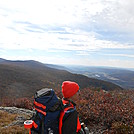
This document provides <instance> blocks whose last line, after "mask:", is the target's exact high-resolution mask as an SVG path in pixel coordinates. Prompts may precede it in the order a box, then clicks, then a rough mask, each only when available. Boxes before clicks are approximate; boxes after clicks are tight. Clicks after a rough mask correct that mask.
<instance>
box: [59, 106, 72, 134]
mask: <svg viewBox="0 0 134 134" xmlns="http://www.w3.org/2000/svg"><path fill="white" fill-rule="evenodd" d="M71 108H74V107H73V106H70V107H66V108H65V109H64V111H62V112H61V114H60V119H59V134H62V125H63V122H62V121H63V117H64V115H65V113H66V112H67V111H68V110H69V109H71Z"/></svg>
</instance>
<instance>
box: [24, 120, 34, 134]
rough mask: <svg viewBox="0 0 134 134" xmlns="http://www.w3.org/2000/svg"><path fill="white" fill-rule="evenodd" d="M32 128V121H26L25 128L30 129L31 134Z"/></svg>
mask: <svg viewBox="0 0 134 134" xmlns="http://www.w3.org/2000/svg"><path fill="white" fill-rule="evenodd" d="M32 126H33V121H32V120H26V121H25V122H24V127H25V128H26V129H29V134H31V128H32Z"/></svg>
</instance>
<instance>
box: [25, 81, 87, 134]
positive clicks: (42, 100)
mask: <svg viewBox="0 0 134 134" xmlns="http://www.w3.org/2000/svg"><path fill="white" fill-rule="evenodd" d="M78 91H79V85H78V84H77V83H75V82H71V81H64V82H63V83H62V93H63V99H62V100H61V99H60V98H58V97H57V96H56V94H55V92H54V90H53V89H49V88H43V89H41V90H39V91H37V92H36V93H35V96H34V109H35V112H36V113H35V114H34V115H33V117H32V118H31V119H30V120H26V121H25V122H24V127H25V128H26V129H29V134H77V133H78V134H88V133H85V131H84V132H82V131H81V130H82V129H81V124H80V121H79V117H78V114H77V111H76V107H75V106H76V104H75V103H74V102H73V101H74V99H75V98H77V92H78ZM79 132H80V133H79Z"/></svg>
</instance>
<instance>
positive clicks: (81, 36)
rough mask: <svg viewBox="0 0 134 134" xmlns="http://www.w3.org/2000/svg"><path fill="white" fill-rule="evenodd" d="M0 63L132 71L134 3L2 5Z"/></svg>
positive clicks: (7, 1) (13, 0) (52, 0)
mask: <svg viewBox="0 0 134 134" xmlns="http://www.w3.org/2000/svg"><path fill="white" fill-rule="evenodd" d="M0 58H5V59H9V60H37V61H40V62H43V63H51V64H75V65H88V66H112V67H122V68H134V1H133V0H0Z"/></svg>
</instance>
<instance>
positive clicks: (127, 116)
mask: <svg viewBox="0 0 134 134" xmlns="http://www.w3.org/2000/svg"><path fill="white" fill-rule="evenodd" d="M77 104H78V106H77V109H78V111H79V113H80V115H81V117H82V118H83V120H84V121H85V123H87V124H88V125H89V126H90V127H95V126H100V127H101V128H104V129H108V130H111V129H112V130H113V131H114V132H118V133H120V132H122V131H123V132H124V133H125V131H129V133H131V132H132V128H133V125H134V91H129V90H128V91H111V92H106V91H104V90H100V91H93V90H91V89H84V90H82V91H81V95H80V96H79V100H78V101H77ZM116 123H117V124H118V125H116ZM122 129H123V130H122Z"/></svg>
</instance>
